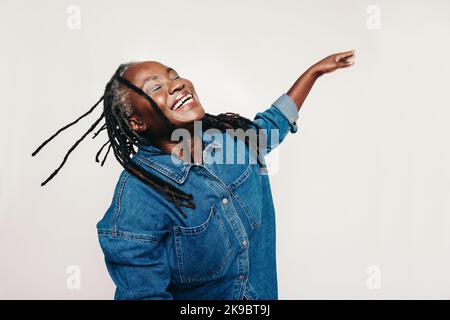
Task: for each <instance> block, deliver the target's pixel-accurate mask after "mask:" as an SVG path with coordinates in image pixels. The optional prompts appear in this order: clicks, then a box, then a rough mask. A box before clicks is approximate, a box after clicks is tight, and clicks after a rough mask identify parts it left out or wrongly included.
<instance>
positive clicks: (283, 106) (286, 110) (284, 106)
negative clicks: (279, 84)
mask: <svg viewBox="0 0 450 320" xmlns="http://www.w3.org/2000/svg"><path fill="white" fill-rule="evenodd" d="M273 106H274V107H275V108H277V109H278V110H279V111H281V113H283V115H284V116H285V117H286V119H288V121H289V126H290V132H291V133H295V132H297V130H298V127H297V122H296V121H297V119H298V117H299V116H298V109H297V105H296V103H295V102H294V100H292V98H291V97H290V96H289V95H288V94H286V93H283V94H282V95H281V96H280V97H279V98H278V99H277V100H275V102H274V103H273Z"/></svg>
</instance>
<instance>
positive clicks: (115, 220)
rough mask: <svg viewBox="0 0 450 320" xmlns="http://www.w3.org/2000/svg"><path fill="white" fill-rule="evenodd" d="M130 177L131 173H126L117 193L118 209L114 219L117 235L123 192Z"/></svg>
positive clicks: (114, 228) (115, 211)
mask: <svg viewBox="0 0 450 320" xmlns="http://www.w3.org/2000/svg"><path fill="white" fill-rule="evenodd" d="M129 176H130V173H128V172H127V173H126V174H125V175H124V177H123V178H122V181H121V183H120V186H119V190H118V191H117V198H116V208H115V210H114V219H113V230H114V232H115V233H117V219H119V215H120V209H121V206H120V202H121V200H122V192H123V188H124V187H125V183H126V182H127V180H128V177H129Z"/></svg>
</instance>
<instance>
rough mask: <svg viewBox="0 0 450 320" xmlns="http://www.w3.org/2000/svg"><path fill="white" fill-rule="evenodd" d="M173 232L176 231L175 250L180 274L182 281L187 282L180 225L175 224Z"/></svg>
mask: <svg viewBox="0 0 450 320" xmlns="http://www.w3.org/2000/svg"><path fill="white" fill-rule="evenodd" d="M173 233H174V237H173V238H174V239H175V252H176V254H177V261H178V274H179V275H180V281H181V282H186V281H185V279H184V261H183V256H182V255H181V242H180V238H179V237H178V236H177V235H178V234H179V231H178V226H173Z"/></svg>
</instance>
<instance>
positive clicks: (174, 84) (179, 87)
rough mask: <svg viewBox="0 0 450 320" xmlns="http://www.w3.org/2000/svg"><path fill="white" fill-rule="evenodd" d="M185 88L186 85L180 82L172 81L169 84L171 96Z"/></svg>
mask: <svg viewBox="0 0 450 320" xmlns="http://www.w3.org/2000/svg"><path fill="white" fill-rule="evenodd" d="M183 88H184V84H183V83H181V82H180V81H176V80H172V81H171V82H170V84H169V94H171V95H172V94H173V93H174V92H175V91H176V90H182V89H183Z"/></svg>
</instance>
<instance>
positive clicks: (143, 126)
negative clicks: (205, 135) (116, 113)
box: [123, 61, 205, 139]
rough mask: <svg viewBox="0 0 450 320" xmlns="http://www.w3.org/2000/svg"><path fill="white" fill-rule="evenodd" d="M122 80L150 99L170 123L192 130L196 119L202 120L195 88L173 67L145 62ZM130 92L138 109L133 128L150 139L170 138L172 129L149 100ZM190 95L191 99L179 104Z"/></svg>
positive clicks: (129, 70) (201, 111)
mask: <svg viewBox="0 0 450 320" xmlns="http://www.w3.org/2000/svg"><path fill="white" fill-rule="evenodd" d="M123 77H124V78H126V79H127V80H128V81H130V82H131V83H133V84H134V85H135V86H137V87H139V88H140V89H141V90H143V91H144V92H145V93H146V94H147V95H148V96H150V97H151V98H152V99H153V101H155V102H156V104H157V105H158V107H159V108H160V110H161V111H162V112H163V113H164V114H165V115H166V117H167V118H168V119H169V120H170V122H172V123H173V124H174V125H175V126H176V127H178V128H181V127H189V126H191V125H193V122H194V121H195V120H201V119H202V118H203V117H204V115H205V111H204V109H203V106H202V105H201V103H200V101H199V99H198V97H197V94H196V92H195V89H194V85H193V84H192V83H191V82H190V81H189V80H187V79H184V78H182V77H181V76H180V75H179V74H178V73H177V72H176V71H175V70H173V69H172V68H169V67H167V66H165V65H163V64H161V63H159V62H156V61H144V62H139V63H137V64H135V65H133V66H131V67H130V68H128V69H127V71H126V72H125V73H124V75H123ZM129 90H130V99H131V104H132V105H133V107H134V110H135V115H133V116H132V117H130V119H129V123H130V126H131V128H132V129H133V130H134V131H136V132H138V133H139V134H141V135H145V136H147V137H149V138H151V139H158V138H162V137H165V138H167V137H170V134H171V132H169V130H170V129H169V128H167V125H166V124H165V122H164V121H163V119H161V117H160V116H159V115H158V114H157V112H156V110H155V109H153V107H152V106H151V105H150V103H149V101H147V100H146V99H145V98H144V97H142V96H141V95H139V94H138V93H136V92H134V91H133V90H131V89H129ZM189 94H190V95H191V96H190V97H191V98H190V100H186V101H184V102H183V103H182V104H181V105H180V104H178V105H177V103H178V102H179V101H183V100H184V99H185V98H186V96H187V95H189ZM188 97H189V96H188ZM183 98H184V99H183Z"/></svg>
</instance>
